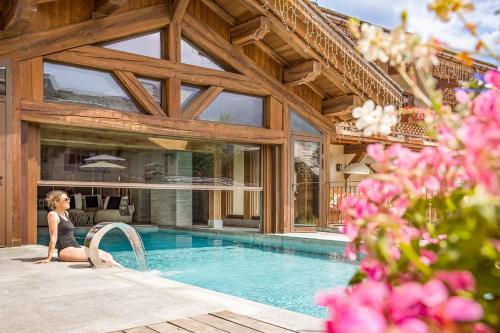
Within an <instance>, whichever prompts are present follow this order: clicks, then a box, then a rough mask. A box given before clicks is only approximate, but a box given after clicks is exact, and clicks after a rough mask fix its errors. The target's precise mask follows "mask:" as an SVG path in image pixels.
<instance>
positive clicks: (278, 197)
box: [0, 0, 491, 247]
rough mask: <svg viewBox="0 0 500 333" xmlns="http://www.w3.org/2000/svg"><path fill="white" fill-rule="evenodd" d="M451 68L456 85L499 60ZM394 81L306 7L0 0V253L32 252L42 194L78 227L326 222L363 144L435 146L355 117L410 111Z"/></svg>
mask: <svg viewBox="0 0 500 333" xmlns="http://www.w3.org/2000/svg"><path fill="white" fill-rule="evenodd" d="M445 56H446V55H445V54H443V55H442V57H443V58H444V57H445ZM450 57H451V56H450ZM446 61H447V62H449V63H447V64H448V65H449V66H448V67H449V68H451V69H453V70H451V69H450V70H449V71H448V72H446V69H445V68H444V67H443V68H441V67H440V68H437V69H436V73H437V74H436V75H437V76H438V77H440V78H442V79H443V84H445V83H446V84H448V85H449V86H450V87H452V86H453V84H455V83H450V81H449V79H450V78H452V80H455V81H456V80H461V79H462V78H461V77H458V76H457V77H452V75H454V74H453V73H455V72H454V71H455V69H456V73H464V72H467V73H469V74H470V75H471V73H474V72H475V71H483V70H484V69H486V68H488V67H491V66H490V65H488V64H485V63H480V62H476V63H475V64H474V68H467V67H464V66H462V65H460V64H457V63H456V62H453V60H451V59H450V60H446ZM443 63H444V62H443ZM448 67H446V68H448ZM457 68H458V69H457ZM442 73H444V74H442ZM439 75H442V76H439ZM458 75H462V74H458ZM446 80H448V81H446ZM445 81H446V82H445ZM398 82H399V80H398V78H397V75H395V73H393V72H392V71H391V69H390V68H384V67H383V66H379V65H377V64H374V63H368V62H366V61H365V60H364V59H363V58H362V57H361V56H360V55H359V54H358V53H357V52H356V50H355V43H354V42H353V41H352V40H351V39H350V38H349V36H348V32H347V31H346V30H345V17H343V16H342V15H341V14H338V13H335V12H331V11H328V10H325V9H321V8H319V7H317V6H315V5H313V4H310V3H309V2H308V1H307V0H296V1H274V0H174V1H172V0H171V1H168V0H166V1H165V0H0V117H1V121H0V247H3V246H18V245H21V244H34V243H36V241H37V226H39V225H44V224H46V222H45V220H46V214H47V210H46V206H45V205H44V201H43V198H44V196H45V194H46V193H47V192H48V191H50V190H52V189H63V190H66V191H67V192H68V193H70V194H71V195H72V208H71V209H70V215H71V217H72V219H73V221H74V222H75V224H77V225H92V224H95V223H98V222H102V221H110V220H111V221H122V222H126V223H137V224H153V225H164V226H176V227H188V228H191V227H198V226H199V227H215V228H218V227H221V226H232V227H244V228H249V230H255V231H260V232H263V233H284V232H291V231H314V230H315V229H316V228H321V227H327V226H328V225H329V221H333V220H335V219H337V220H338V216H336V217H334V216H335V214H336V212H335V209H333V211H332V207H334V206H335V203H333V204H332V198H333V199H335V200H337V198H335V196H334V195H333V194H332V193H334V192H332V184H333V183H334V182H336V181H337V180H341V181H342V182H347V181H349V179H348V177H347V176H346V173H344V171H345V168H346V167H349V165H350V164H352V163H355V162H360V161H362V159H363V153H364V152H365V149H366V144H367V143H369V142H376V141H379V142H385V143H391V142H401V143H403V144H405V145H407V146H410V147H412V148H414V149H420V147H422V146H423V145H425V144H432V142H430V141H428V140H427V139H426V138H425V137H424V136H423V133H422V132H421V130H419V129H418V127H415V126H414V124H411V123H409V124H406V123H405V122H404V120H405V119H402V124H401V125H398V126H397V128H396V129H395V134H394V136H387V137H372V138H366V137H362V136H361V135H360V134H359V133H357V132H356V131H355V130H354V129H353V127H352V124H350V123H349V121H350V120H351V119H350V112H351V110H352V109H353V107H355V106H357V105H360V103H362V102H363V101H364V100H367V99H373V100H375V101H376V102H377V103H379V104H382V105H386V104H393V105H396V106H398V107H402V106H403V105H406V104H408V103H410V104H411V103H412V100H411V96H409V95H408V94H407V93H406V92H405V91H404V86H401V85H400V82H399V83H398ZM367 163H368V162H367ZM345 188H347V184H346V186H345ZM335 200H334V201H335ZM332 217H333V218H332ZM334 222H335V221H334Z"/></svg>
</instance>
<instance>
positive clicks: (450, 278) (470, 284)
mask: <svg viewBox="0 0 500 333" xmlns="http://www.w3.org/2000/svg"><path fill="white" fill-rule="evenodd" d="M434 277H435V278H436V279H439V280H441V281H443V282H444V283H446V284H447V285H448V286H449V287H450V289H451V290H452V291H457V290H465V291H474V290H475V289H476V281H475V279H474V276H473V275H472V273H471V272H467V271H439V272H437V273H436V274H434Z"/></svg>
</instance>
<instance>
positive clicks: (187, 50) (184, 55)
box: [181, 38, 224, 71]
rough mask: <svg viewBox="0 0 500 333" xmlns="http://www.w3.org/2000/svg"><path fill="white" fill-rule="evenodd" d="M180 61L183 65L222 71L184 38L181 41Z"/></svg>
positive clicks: (220, 67)
mask: <svg viewBox="0 0 500 333" xmlns="http://www.w3.org/2000/svg"><path fill="white" fill-rule="evenodd" d="M181 61H182V63H183V64H189V65H194V66H200V67H206V68H211V69H215V70H218V71H223V70H224V68H222V66H219V65H218V64H217V63H216V62H215V61H213V60H212V59H210V58H209V56H208V55H206V54H205V53H204V52H203V51H201V50H200V49H198V48H197V47H195V46H194V45H193V44H191V43H190V42H188V41H186V40H185V39H184V38H183V39H182V40H181Z"/></svg>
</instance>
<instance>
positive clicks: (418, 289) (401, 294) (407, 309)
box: [389, 282, 425, 322]
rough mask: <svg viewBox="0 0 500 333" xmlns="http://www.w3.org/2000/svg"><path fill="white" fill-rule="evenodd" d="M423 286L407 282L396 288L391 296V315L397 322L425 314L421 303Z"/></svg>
mask: <svg viewBox="0 0 500 333" xmlns="http://www.w3.org/2000/svg"><path fill="white" fill-rule="evenodd" d="M421 296H422V286H421V285H420V284H419V283H417V282H407V283H404V284H402V285H400V286H399V287H396V288H395V289H394V290H393V292H392V294H391V295H390V296H389V315H390V317H391V318H392V319H393V320H394V321H395V322H400V321H403V320H404V319H407V318H414V317H418V316H420V315H422V314H424V313H425V308H424V306H423V304H422V302H421Z"/></svg>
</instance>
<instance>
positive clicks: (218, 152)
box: [38, 127, 262, 231]
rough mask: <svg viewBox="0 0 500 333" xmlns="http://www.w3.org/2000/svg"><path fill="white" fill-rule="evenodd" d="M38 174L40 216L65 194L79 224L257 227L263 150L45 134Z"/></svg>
mask: <svg viewBox="0 0 500 333" xmlns="http://www.w3.org/2000/svg"><path fill="white" fill-rule="evenodd" d="M40 169H41V180H40V181H39V193H38V198H39V208H38V209H39V211H43V210H47V207H46V206H45V205H44V200H43V198H44V196H45V194H46V193H47V192H48V191H49V190H52V189H62V190H64V191H67V192H68V193H69V194H70V195H71V203H70V205H71V209H70V210H69V213H70V217H71V218H72V220H73V222H74V223H75V224H77V225H85V226H88V225H92V224H96V223H99V222H103V221H117V222H125V223H151V224H156V225H167V226H182V227H189V226H192V225H200V226H203V225H205V226H206V227H211V226H217V225H223V226H236V227H245V228H251V229H252V230H253V231H257V230H258V228H259V225H260V218H261V215H262V214H261V211H262V208H261V199H262V184H261V146H260V145H253V144H233V143H213V142H207V141H199V140H187V139H186V140H183V139H172V138H165V137H148V136H143V135H135V134H111V133H100V132H98V131H86V130H78V131H77V130H66V129H56V128H50V129H47V128H43V127H42V129H41V166H40ZM38 216H41V218H44V216H45V221H46V215H44V214H41V213H40V212H39V214H38Z"/></svg>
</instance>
